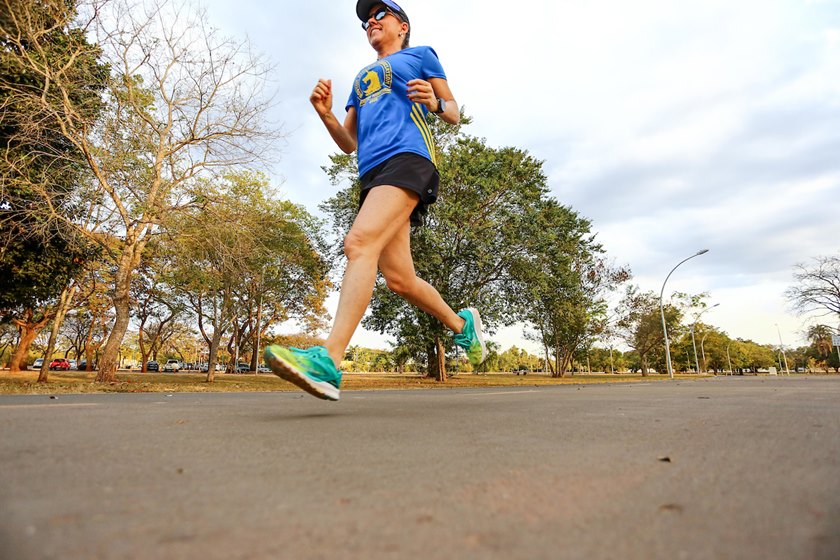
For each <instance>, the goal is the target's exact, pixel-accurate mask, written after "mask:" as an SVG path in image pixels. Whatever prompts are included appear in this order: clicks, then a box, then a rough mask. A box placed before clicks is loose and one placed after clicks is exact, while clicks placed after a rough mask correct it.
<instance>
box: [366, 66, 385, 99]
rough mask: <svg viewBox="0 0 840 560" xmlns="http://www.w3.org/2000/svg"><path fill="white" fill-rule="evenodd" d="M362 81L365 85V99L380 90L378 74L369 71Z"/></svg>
mask: <svg viewBox="0 0 840 560" xmlns="http://www.w3.org/2000/svg"><path fill="white" fill-rule="evenodd" d="M362 81H363V82H364V83H365V84H366V85H367V87H366V88H365V97H367V96H369V95H372V94H374V93H376V92H377V91H379V90H380V89H382V82H381V81H379V74H377V73H376V72H374V71H373V70H369V71H368V73H367V74H365V77H364V78H362Z"/></svg>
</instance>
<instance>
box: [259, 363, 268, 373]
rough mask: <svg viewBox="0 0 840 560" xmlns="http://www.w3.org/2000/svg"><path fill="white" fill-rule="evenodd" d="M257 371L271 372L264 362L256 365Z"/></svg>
mask: <svg viewBox="0 0 840 560" xmlns="http://www.w3.org/2000/svg"><path fill="white" fill-rule="evenodd" d="M257 373H271V369H269V367H268V366H267V365H265V364H260V365H259V366H258V367H257Z"/></svg>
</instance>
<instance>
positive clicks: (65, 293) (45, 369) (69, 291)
mask: <svg viewBox="0 0 840 560" xmlns="http://www.w3.org/2000/svg"><path fill="white" fill-rule="evenodd" d="M75 291H76V284H75V283H71V284H70V285H68V286H65V287H64V290H62V291H61V299H60V300H59V302H58V308H56V310H55V319H54V320H53V324H52V329H50V341H49V342H48V343H47V351H46V352H45V353H44V354H45V355H46V356H52V353H53V350H54V349H55V339H56V338H58V329H60V328H61V324H62V323H63V322H64V316H65V315H66V314H67V310H68V309H69V308H70V302H71V301H72V300H73V292H75ZM65 357H66V356H65ZM49 372H50V364H49V363H48V362H47V360H44V363H42V364H41V372H40V373H39V374H38V383H46V382H47V380H48V379H49Z"/></svg>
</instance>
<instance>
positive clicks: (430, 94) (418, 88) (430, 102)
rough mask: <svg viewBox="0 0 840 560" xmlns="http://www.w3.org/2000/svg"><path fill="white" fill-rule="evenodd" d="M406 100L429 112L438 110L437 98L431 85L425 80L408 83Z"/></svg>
mask: <svg viewBox="0 0 840 560" xmlns="http://www.w3.org/2000/svg"><path fill="white" fill-rule="evenodd" d="M408 98H409V99H410V100H411V101H413V102H414V103H421V104H423V105H425V106H426V108H427V109H428V110H429V111H434V110H435V109H437V108H438V101H437V96H436V95H435V90H434V89H433V88H432V84H430V83H429V82H427V81H426V80H411V81H410V82H408Z"/></svg>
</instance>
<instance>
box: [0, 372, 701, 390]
mask: <svg viewBox="0 0 840 560" xmlns="http://www.w3.org/2000/svg"><path fill="white" fill-rule="evenodd" d="M94 377H95V373H88V372H80V371H70V372H58V371H55V372H50V377H49V382H48V383H37V382H36V380H37V379H38V372H33V371H26V372H21V373H16V374H10V373H9V372H8V371H0V394H3V395H10V394H11V395H27V394H40V395H56V394H74V393H75V394H81V393H176V392H177V393H228V392H234V393H235V392H273V391H299V389H297V388H296V387H294V386H293V385H291V384H289V383H287V382H285V381H283V380H282V379H280V378H278V377H275V376H274V375H270V374H260V375H254V374H240V375H229V374H217V375H216V380H215V382H213V383H207V382H206V381H205V379H206V374H203V373H202V374H199V373H178V374H159V373H130V372H121V373H118V374H117V381H116V382H115V383H95V382H94V381H93V380H94ZM677 377H678V378H680V379H701V378H704V377H708V376H702V375H701V376H697V375H685V376H677ZM664 379H667V376H664V375H650V376H648V377H642V376H641V375H626V374H621V375H609V374H591V375H574V376H568V377H565V378H563V379H553V378H551V377H549V376H547V375H539V374H529V375H527V376H521V375H514V374H503V373H494V374H486V375H472V374H461V375H458V376H455V377H451V378H450V379H449V380H448V381H447V382H446V383H438V382H436V381H434V380H433V379H427V378H425V377H420V376H418V375H413V374H393V373H386V374H382V373H379V374H365V373H347V374H345V375H344V378H343V380H342V384H341V389H342V391H345V390H348V391H362V390H393V389H459V388H465V387H539V386H547V385H581V384H589V383H616V382H619V383H627V382H638V381H659V380H664Z"/></svg>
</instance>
